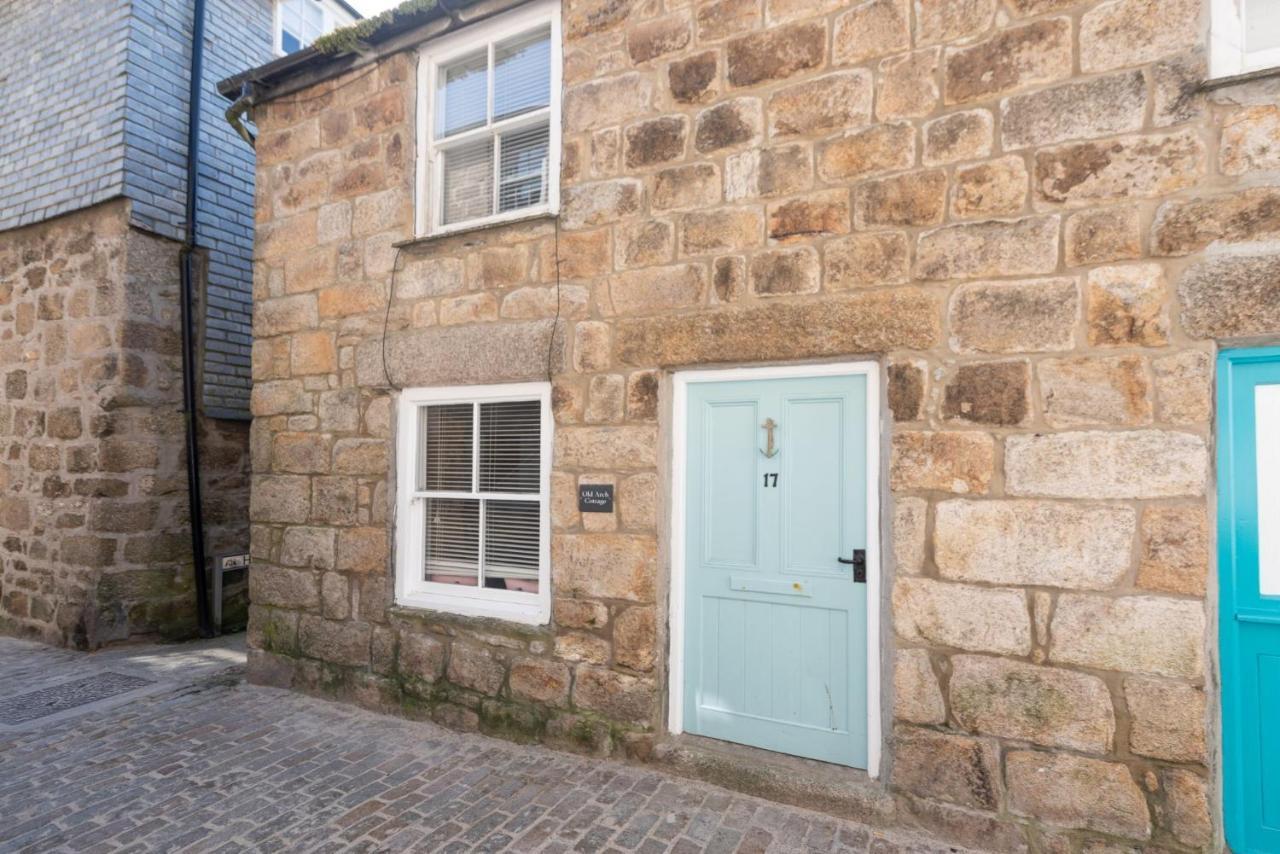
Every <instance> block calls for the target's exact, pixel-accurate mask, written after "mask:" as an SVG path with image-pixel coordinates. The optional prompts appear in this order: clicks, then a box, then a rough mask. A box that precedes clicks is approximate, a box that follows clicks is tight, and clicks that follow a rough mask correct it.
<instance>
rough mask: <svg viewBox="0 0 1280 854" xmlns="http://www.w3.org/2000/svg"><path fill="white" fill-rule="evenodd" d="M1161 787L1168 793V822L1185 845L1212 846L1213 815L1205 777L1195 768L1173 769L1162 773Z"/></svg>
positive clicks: (1166, 795)
mask: <svg viewBox="0 0 1280 854" xmlns="http://www.w3.org/2000/svg"><path fill="white" fill-rule="evenodd" d="M1160 787H1161V788H1162V789H1164V794H1165V806H1166V810H1165V821H1166V823H1167V824H1168V827H1169V830H1170V832H1172V833H1173V835H1174V837H1176V838H1177V839H1178V841H1179V842H1182V843H1183V844H1184V845H1191V846H1196V847H1203V846H1206V845H1208V844H1209V843H1210V841H1211V840H1212V839H1213V818H1212V816H1211V815H1210V814H1209V786H1208V784H1207V783H1206V781H1205V780H1204V778H1203V777H1200V776H1199V775H1197V774H1196V773H1194V772H1192V771H1185V770H1182V769H1180V768H1170V769H1166V770H1164V771H1162V772H1161V774H1160Z"/></svg>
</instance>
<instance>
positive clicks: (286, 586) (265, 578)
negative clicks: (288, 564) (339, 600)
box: [249, 565, 320, 611]
mask: <svg viewBox="0 0 1280 854" xmlns="http://www.w3.org/2000/svg"><path fill="white" fill-rule="evenodd" d="M249 595H250V597H251V598H252V600H253V603H254V604H255V605H274V606H276V607H279V608H294V609H300V610H303V609H305V610H312V611H314V610H318V609H319V608H320V584H319V580H318V579H317V577H316V574H315V573H314V572H311V571H310V570H294V569H283V568H281V567H278V566H270V565H266V566H259V567H258V568H257V569H256V570H254V571H253V572H251V573H250V574H249Z"/></svg>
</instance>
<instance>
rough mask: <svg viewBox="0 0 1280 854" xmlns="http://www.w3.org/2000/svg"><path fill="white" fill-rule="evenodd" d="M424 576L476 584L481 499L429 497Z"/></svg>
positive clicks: (447, 582)
mask: <svg viewBox="0 0 1280 854" xmlns="http://www.w3.org/2000/svg"><path fill="white" fill-rule="evenodd" d="M426 524H427V530H426V538H425V539H426V554H425V558H426V565H425V567H424V574H423V578H424V580H426V581H434V582H436V583H437V584H461V585H464V586H467V587H475V586H476V580H477V579H478V578H479V571H480V566H479V561H478V559H477V558H478V556H479V553H480V502H479V501H475V500H466V499H462V498H428V499H427V523H426Z"/></svg>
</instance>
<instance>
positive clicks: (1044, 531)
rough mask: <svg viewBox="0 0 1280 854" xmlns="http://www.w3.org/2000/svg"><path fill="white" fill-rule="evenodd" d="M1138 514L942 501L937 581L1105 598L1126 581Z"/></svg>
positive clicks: (937, 518)
mask: <svg viewBox="0 0 1280 854" xmlns="http://www.w3.org/2000/svg"><path fill="white" fill-rule="evenodd" d="M1136 526H1137V520H1136V518H1135V513H1134V511H1133V509H1132V508H1129V507H1113V506H1105V505H1089V504H1076V503H1070V502H1055V501H1025V500H999V501H995V500H993V501H968V500H963V499H957V500H951V501H943V502H941V503H940V504H938V505H937V507H936V508H935V512H934V539H933V559H934V562H935V563H937V565H938V574H939V575H940V576H942V577H943V578H949V579H954V580H957V581H976V582H982V583H986V584H1021V585H1027V586H1035V587H1062V588H1067V589H1076V590H1105V589H1107V588H1110V587H1114V586H1115V585H1117V584H1118V583H1120V581H1121V580H1122V579H1123V578H1124V577H1125V574H1126V573H1127V572H1128V570H1129V566H1130V553H1131V552H1132V544H1133V535H1134V530H1135V528H1136Z"/></svg>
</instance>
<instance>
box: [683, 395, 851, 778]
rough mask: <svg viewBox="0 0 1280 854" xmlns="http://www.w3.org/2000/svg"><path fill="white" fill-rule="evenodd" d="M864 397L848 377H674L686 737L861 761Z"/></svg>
mask: <svg viewBox="0 0 1280 854" xmlns="http://www.w3.org/2000/svg"><path fill="white" fill-rule="evenodd" d="M866 407H867V393H866V377H864V376H830V377H812V378H803V379H776V380H759V381H755V380H752V381H732V382H714V383H691V384H690V385H689V396H688V407H687V412H688V416H687V417H688V426H687V429H688V433H687V449H688V450H687V458H686V500H685V508H686V519H685V634H684V637H685V644H684V668H685V677H684V708H683V714H684V720H683V724H684V729H685V731H686V732H692V733H697V734H699V735H705V736H710V737H712V738H718V739H724V740H726V741H734V742H739V743H741V744H749V745H754V746H756V747H762V748H765V749H768V750H776V751H779V752H782V753H789V754H793V755H796V756H805V757H809V758H812V759H821V760H825V761H827V762H835V763H840V764H842V765H852V766H856V767H859V768H865V767H866V763H867V696H866V683H867V678H866V676H867V674H866V660H867V655H866V642H867V637H866V609H867V595H866V591H867V585H866V583H865V573H866V571H868V570H867V569H866V568H865V566H866V565H865V563H863V564H861V565H859V564H856V563H854V561H855V559H856V558H857V557H862V558H865V549H866V546H867V531H866V519H867V504H866V502H867V481H866V478H867V471H866V447H867V435H866V429H867V428H866V423H867V418H866V413H867V409H866ZM855 550H857V552H858V554H857V555H855ZM842 561H843V562H842ZM855 573H856V574H857V576H858V577H859V578H860V579H862V580H860V581H855V577H854V576H855Z"/></svg>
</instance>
